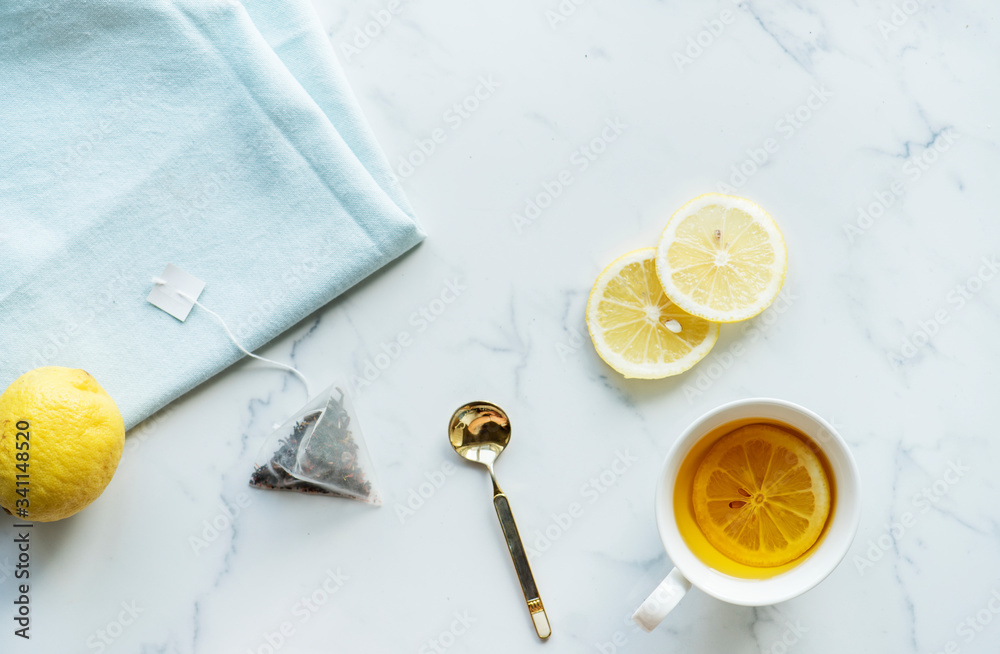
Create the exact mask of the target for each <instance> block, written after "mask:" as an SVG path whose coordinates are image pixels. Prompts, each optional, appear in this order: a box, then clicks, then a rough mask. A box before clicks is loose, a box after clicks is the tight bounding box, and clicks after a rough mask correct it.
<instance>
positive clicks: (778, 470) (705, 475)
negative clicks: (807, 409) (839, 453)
mask: <svg viewBox="0 0 1000 654" xmlns="http://www.w3.org/2000/svg"><path fill="white" fill-rule="evenodd" d="M691 499H692V503H693V504H694V514H695V521H696V522H697V523H698V527H699V528H700V529H701V531H702V532H703V533H704V534H705V537H706V538H707V539H708V542H710V543H711V544H712V545H713V546H714V547H715V548H716V549H717V550H719V551H720V552H722V553H723V554H725V555H726V556H728V557H729V558H731V559H733V560H734V561H738V562H740V563H743V564H746V565H750V566H754V567H773V566H778V565H783V564H785V563H788V562H790V561H794V560H795V559H797V558H798V557H800V556H802V555H803V554H805V553H806V552H807V551H808V550H809V548H810V547H812V545H813V543H815V542H816V540H817V539H818V538H819V536H820V534H821V533H822V532H823V527H824V525H825V524H826V520H827V518H828V517H829V515H830V483H829V480H828V479H827V476H826V471H825V470H824V469H823V464H822V462H821V461H820V459H819V456H817V454H816V452H814V451H813V450H812V448H810V447H809V445H807V444H806V443H805V442H804V441H803V440H802V439H800V438H798V437H796V436H795V435H793V434H791V433H789V432H788V431H786V430H784V429H782V428H780V427H776V426H773V425H767V424H753V425H747V426H745V427H740V428H739V429H736V430H733V431H732V432H730V433H728V434H726V435H725V436H723V437H722V438H720V439H719V440H718V441H717V442H716V443H715V444H714V445H713V446H712V448H711V449H710V450H709V451H708V453H707V454H706V455H705V458H704V459H702V461H701V464H700V465H699V466H698V470H697V471H696V472H695V476H694V485H693V487H692V494H691Z"/></svg>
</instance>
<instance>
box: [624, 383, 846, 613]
mask: <svg viewBox="0 0 1000 654" xmlns="http://www.w3.org/2000/svg"><path fill="white" fill-rule="evenodd" d="M755 418H759V419H761V420H765V421H777V422H780V423H784V424H786V425H788V426H790V427H793V428H795V429H797V430H799V431H800V432H802V433H803V434H805V435H806V436H808V437H809V438H810V439H812V441H813V442H814V443H815V444H816V445H818V446H819V447H820V449H822V451H823V453H824V454H825V455H826V458H827V460H828V462H829V464H830V468H831V472H832V473H833V477H834V485H833V487H834V492H835V494H836V495H835V498H834V502H835V505H834V507H835V508H834V511H833V514H832V516H831V518H830V520H831V522H830V524H829V525H828V526H827V530H826V535H825V536H824V537H823V540H822V541H820V543H819V544H818V545H817V546H816V548H815V550H813V552H812V553H811V554H810V555H809V556H808V557H806V558H805V560H804V561H802V562H801V563H799V564H798V565H796V566H794V567H792V568H791V569H789V570H787V571H785V572H782V573H780V574H777V575H775V576H773V577H769V578H766V579H746V578H740V577H733V576H730V575H728V574H724V573H722V572H719V571H717V570H715V569H713V568H711V567H709V566H708V565H706V564H705V563H703V562H702V561H701V559H699V558H698V557H697V556H696V555H695V554H694V553H693V552H692V551H691V549H690V548H689V547H688V546H687V544H686V543H685V541H684V538H683V537H682V536H681V533H680V530H679V529H678V526H677V520H676V516H675V514H674V503H673V494H674V493H673V491H674V485H675V482H676V479H677V473H678V471H679V470H680V467H681V463H682V462H683V461H684V457H685V456H686V455H687V453H688V452H689V451H690V450H691V448H692V447H694V446H695V444H696V443H698V441H700V440H701V439H702V438H704V437H705V436H707V435H709V434H710V433H711V432H713V431H715V430H717V429H718V428H720V427H722V426H723V425H725V424H727V423H731V422H734V421H744V420H746V419H755ZM860 520H861V488H860V477H859V474H858V468H857V464H855V462H854V457H853V456H852V455H851V452H850V450H849V449H848V447H847V443H845V442H844V439H843V438H841V437H840V435H839V434H838V433H837V432H836V430H835V429H834V428H833V427H832V426H831V425H830V424H829V423H828V422H826V421H825V420H823V419H822V418H820V417H819V416H817V415H816V414H815V413H813V412H812V411H809V410H808V409H805V408H803V407H801V406H798V405H797V404H793V403H791V402H785V401H783V400H773V399H767V398H754V399H747V400H738V401H736V402H731V403H729V404H724V405H723V406H720V407H718V408H717V409H713V410H712V411H709V412H708V413H706V414H705V415H703V416H702V417H700V418H698V419H697V420H695V421H694V422H693V423H692V424H691V425H690V426H689V427H688V428H687V429H685V430H684V433H682V434H681V436H680V438H678V439H677V442H676V443H674V446H673V447H672V448H670V452H669V454H667V459H666V462H665V463H664V466H663V472H662V473H661V475H660V480H659V482H658V484H657V487H656V523H657V526H658V527H659V531H660V539H661V540H662V541H663V547H664V548H666V550H667V555H668V556H669V557H670V560H671V561H673V563H674V566H675V567H674V569H673V570H671V571H670V574H669V575H668V576H667V578H666V579H664V580H663V582H661V583H660V585H659V586H657V588H656V590H655V591H653V594H652V595H650V596H649V597H648V598H647V599H646V601H645V602H643V603H642V606H640V607H639V608H638V609H637V610H636V612H635V614H634V615H633V616H632V619H633V620H634V621H635V622H636V623H637V624H638V625H639V626H641V627H642V628H643V629H645V630H647V631H651V630H652V629H653V628H654V627H656V625H658V624H659V623H660V622H661V621H662V620H663V618H664V617H666V615H667V613H669V612H670V611H671V610H672V609H673V608H674V607H675V606H677V603H678V602H679V601H680V600H681V598H682V597H683V596H684V594H685V593H686V592H687V591H688V590H689V589H690V588H691V586H697V587H698V588H700V589H701V590H703V591H704V592H706V593H708V594H709V595H711V596H713V597H715V598H718V599H720V600H722V601H724V602H729V603H731V604H740V605H743V606H765V605H769V604H777V603H778V602H783V601H785V600H789V599H791V598H793V597H796V596H798V595H801V594H802V593H804V592H806V591H807V590H809V589H810V588H812V587H813V586H815V585H816V584H818V583H819V582H821V581H822V580H823V579H824V578H826V576H827V575H829V574H830V573H831V572H833V570H834V568H836V567H837V565H838V564H839V563H840V562H841V560H843V558H844V556H845V555H846V554H847V551H848V549H849V548H850V546H851V542H852V541H853V540H854V535H855V533H856V532H857V530H858V523H859V522H860Z"/></svg>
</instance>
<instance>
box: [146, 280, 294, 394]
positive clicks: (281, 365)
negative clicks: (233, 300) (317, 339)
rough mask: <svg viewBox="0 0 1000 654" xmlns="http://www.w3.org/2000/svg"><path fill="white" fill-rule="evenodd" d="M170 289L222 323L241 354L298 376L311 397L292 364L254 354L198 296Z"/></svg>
mask: <svg viewBox="0 0 1000 654" xmlns="http://www.w3.org/2000/svg"><path fill="white" fill-rule="evenodd" d="M153 284H155V285H156V286H170V284H169V282H167V281H166V280H165V279H163V278H162V277H153ZM172 290H173V292H174V293H176V294H177V295H179V296H181V297H182V298H184V299H185V300H187V301H188V302H190V303H192V304H194V305H195V306H198V307H201V308H202V309H203V310H205V311H207V312H208V313H209V315H211V316H212V317H213V318H215V320H216V321H217V322H218V323H219V324H220V325H222V328H223V329H224V330H226V336H228V337H229V340H231V341H232V342H233V345H235V346H236V347H238V348H239V349H240V351H241V352H243V354H245V355H247V356H248V357H250V358H252V359H257V360H258V361H263V362H264V363H270V364H271V365H273V366H277V367H278V368H283V369H285V370H287V371H288V372H290V373H292V374H293V375H295V376H296V377H298V378H299V380H300V381H301V382H302V383H303V384H304V385H305V387H306V394H307V395H308V396H309V397H312V390H311V389H310V387H309V380H308V379H306V376H305V375H303V374H302V373H301V372H299V371H298V370H296V369H295V368H293V367H292V366H289V365H287V364H284V363H281V362H280V361H275V360H273V359H267V358H264V357H262V356H258V355H256V354H254V353H253V352H251V351H250V350H248V349H246V348H245V347H243V345H242V344H241V343H240V342H239V341H238V340H236V336H234V335H233V332H232V331H231V330H230V329H229V325H227V324H226V321H225V320H223V319H222V316H220V315H219V314H217V313H216V312H214V311H212V310H211V309H209V308H208V307H206V306H205V305H204V304H202V303H201V302H199V301H198V298H196V297H192V296H191V295H189V294H188V293H185V292H184V291H182V290H180V289H178V288H172Z"/></svg>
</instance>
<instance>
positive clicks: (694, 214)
mask: <svg viewBox="0 0 1000 654" xmlns="http://www.w3.org/2000/svg"><path fill="white" fill-rule="evenodd" d="M787 270H788V251H787V250H786V249H785V240H784V239H783V238H782V236H781V231H780V230H779V229H778V226H777V225H776V224H775V222H774V220H773V219H772V218H771V216H769V215H768V213H767V212H766V211H764V210H763V209H762V208H761V207H760V206H758V205H756V204H754V203H753V202H751V201H750V200H745V199H743V198H737V197H733V196H731V195H721V194H719V193H707V194H705V195H700V196H698V197H696V198H695V199H693V200H691V201H690V202H688V203H687V204H685V205H684V206H683V207H681V208H680V209H678V210H677V212H676V213H674V215H673V216H671V217H670V220H669V221H667V226H666V227H665V228H664V229H663V233H662V234H661V235H660V241H659V243H658V244H657V247H656V273H657V275H659V277H660V283H661V284H663V290H664V291H665V292H666V294H667V296H668V297H669V298H670V299H671V300H673V302H674V303H675V304H676V305H677V306H679V307H680V308H681V309H683V310H684V311H687V312H688V313H690V314H692V315H695V316H700V317H702V318H704V319H706V320H711V321H713V322H736V321H739V320H746V319H747V318H752V317H753V316H756V315H757V314H758V313H760V312H761V311H763V310H764V309H766V308H767V307H768V305H770V304H771V302H773V301H774V298H775V297H776V296H777V295H778V291H780V290H781V285H782V284H783V283H784V282H785V272H786V271H787Z"/></svg>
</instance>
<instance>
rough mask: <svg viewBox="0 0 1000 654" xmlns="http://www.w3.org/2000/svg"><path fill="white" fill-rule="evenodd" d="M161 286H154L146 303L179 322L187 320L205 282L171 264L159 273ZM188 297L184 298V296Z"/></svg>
mask: <svg viewBox="0 0 1000 654" xmlns="http://www.w3.org/2000/svg"><path fill="white" fill-rule="evenodd" d="M160 279H162V280H163V281H164V283H163V284H154V285H153V290H152V291H150V292H149V295H148V296H147V297H146V301H147V302H149V303H150V304H152V305H153V306H154V307H156V308H158V309H162V310H164V311H166V312H167V313H169V314H170V315H171V316H173V317H174V318H177V319H178V320H180V321H181V322H184V321H185V320H187V317H188V314H189V313H191V308H192V307H193V306H194V302H193V301H192V300H191V299H190V298H194V299H195V300H197V299H198V296H200V295H201V292H202V291H203V290H204V289H205V282H203V281H201V280H200V279H198V278H197V277H193V276H191V275H189V274H187V273H186V272H184V271H183V270H181V269H180V268H178V267H177V266H175V265H174V264H172V263H168V264H167V267H166V268H164V269H163V272H162V273H160ZM181 293H183V294H184V295H187V296H188V297H184V295H181Z"/></svg>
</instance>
